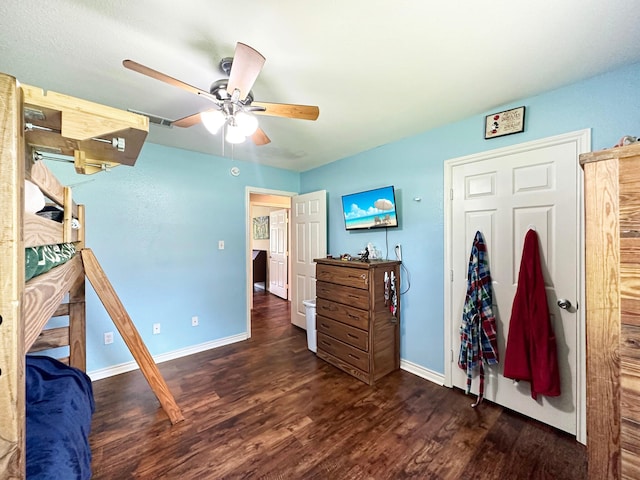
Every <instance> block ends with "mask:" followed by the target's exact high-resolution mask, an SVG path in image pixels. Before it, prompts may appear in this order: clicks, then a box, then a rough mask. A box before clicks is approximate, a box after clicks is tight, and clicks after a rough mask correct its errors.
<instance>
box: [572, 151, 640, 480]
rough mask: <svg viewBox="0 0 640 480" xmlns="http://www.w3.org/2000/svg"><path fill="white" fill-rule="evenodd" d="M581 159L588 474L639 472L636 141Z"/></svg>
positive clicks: (639, 165) (639, 180)
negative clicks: (582, 178)
mask: <svg viewBox="0 0 640 480" xmlns="http://www.w3.org/2000/svg"><path fill="white" fill-rule="evenodd" d="M580 164H581V165H582V167H583V169H584V183H585V228H586V230H585V235H586V239H585V252H586V258H585V268H586V334H587V451H588V454H587V455H588V462H589V463H588V469H589V478H590V479H592V480H596V479H597V480H603V479H618V478H640V143H637V144H632V145H628V146H625V147H617V148H612V149H607V150H602V151H598V152H592V153H586V154H583V155H580Z"/></svg>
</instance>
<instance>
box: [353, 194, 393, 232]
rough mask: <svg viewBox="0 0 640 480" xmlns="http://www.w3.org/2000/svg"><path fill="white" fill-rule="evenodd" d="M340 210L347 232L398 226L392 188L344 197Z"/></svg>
mask: <svg viewBox="0 0 640 480" xmlns="http://www.w3.org/2000/svg"><path fill="white" fill-rule="evenodd" d="M342 210H343V212H344V224H345V227H346V229H347V230H359V229H369V228H383V227H397V226H398V216H397V212H396V198H395V192H394V189H393V186H388V187H382V188H376V189H374V190H368V191H366V192H359V193H352V194H350V195H344V196H343V197H342Z"/></svg>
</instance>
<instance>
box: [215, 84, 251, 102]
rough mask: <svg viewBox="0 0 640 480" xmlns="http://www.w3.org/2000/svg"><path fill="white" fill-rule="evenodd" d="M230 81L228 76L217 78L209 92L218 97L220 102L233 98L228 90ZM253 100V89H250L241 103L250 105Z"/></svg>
mask: <svg viewBox="0 0 640 480" xmlns="http://www.w3.org/2000/svg"><path fill="white" fill-rule="evenodd" d="M228 83H229V79H228V78H222V79H220V80H217V81H215V82H213V83H212V84H211V88H210V89H209V93H211V95H213V96H214V97H216V98H217V99H218V100H219V101H220V102H223V103H224V102H226V101H229V100H231V95H230V94H229V92H228V91H227V84H228ZM251 102H253V91H250V92H249V93H248V94H247V97H246V98H245V99H244V101H242V102H241V103H242V104H244V105H250V104H251Z"/></svg>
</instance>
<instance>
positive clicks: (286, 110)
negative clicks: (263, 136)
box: [251, 101, 320, 120]
mask: <svg viewBox="0 0 640 480" xmlns="http://www.w3.org/2000/svg"><path fill="white" fill-rule="evenodd" d="M251 106H252V107H262V108H264V110H255V111H254V112H253V113H255V114H257V115H271V116H274V117H287V118H300V119H302V120H316V119H317V118H318V115H320V109H319V108H318V107H316V106H313V105H292V104H288V103H269V102H255V101H254V102H251Z"/></svg>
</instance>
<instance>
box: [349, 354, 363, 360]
mask: <svg viewBox="0 0 640 480" xmlns="http://www.w3.org/2000/svg"><path fill="white" fill-rule="evenodd" d="M349 356H350V357H351V358H355V359H356V360H360V357H359V356H357V355H354V354H353V353H350V354H349Z"/></svg>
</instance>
